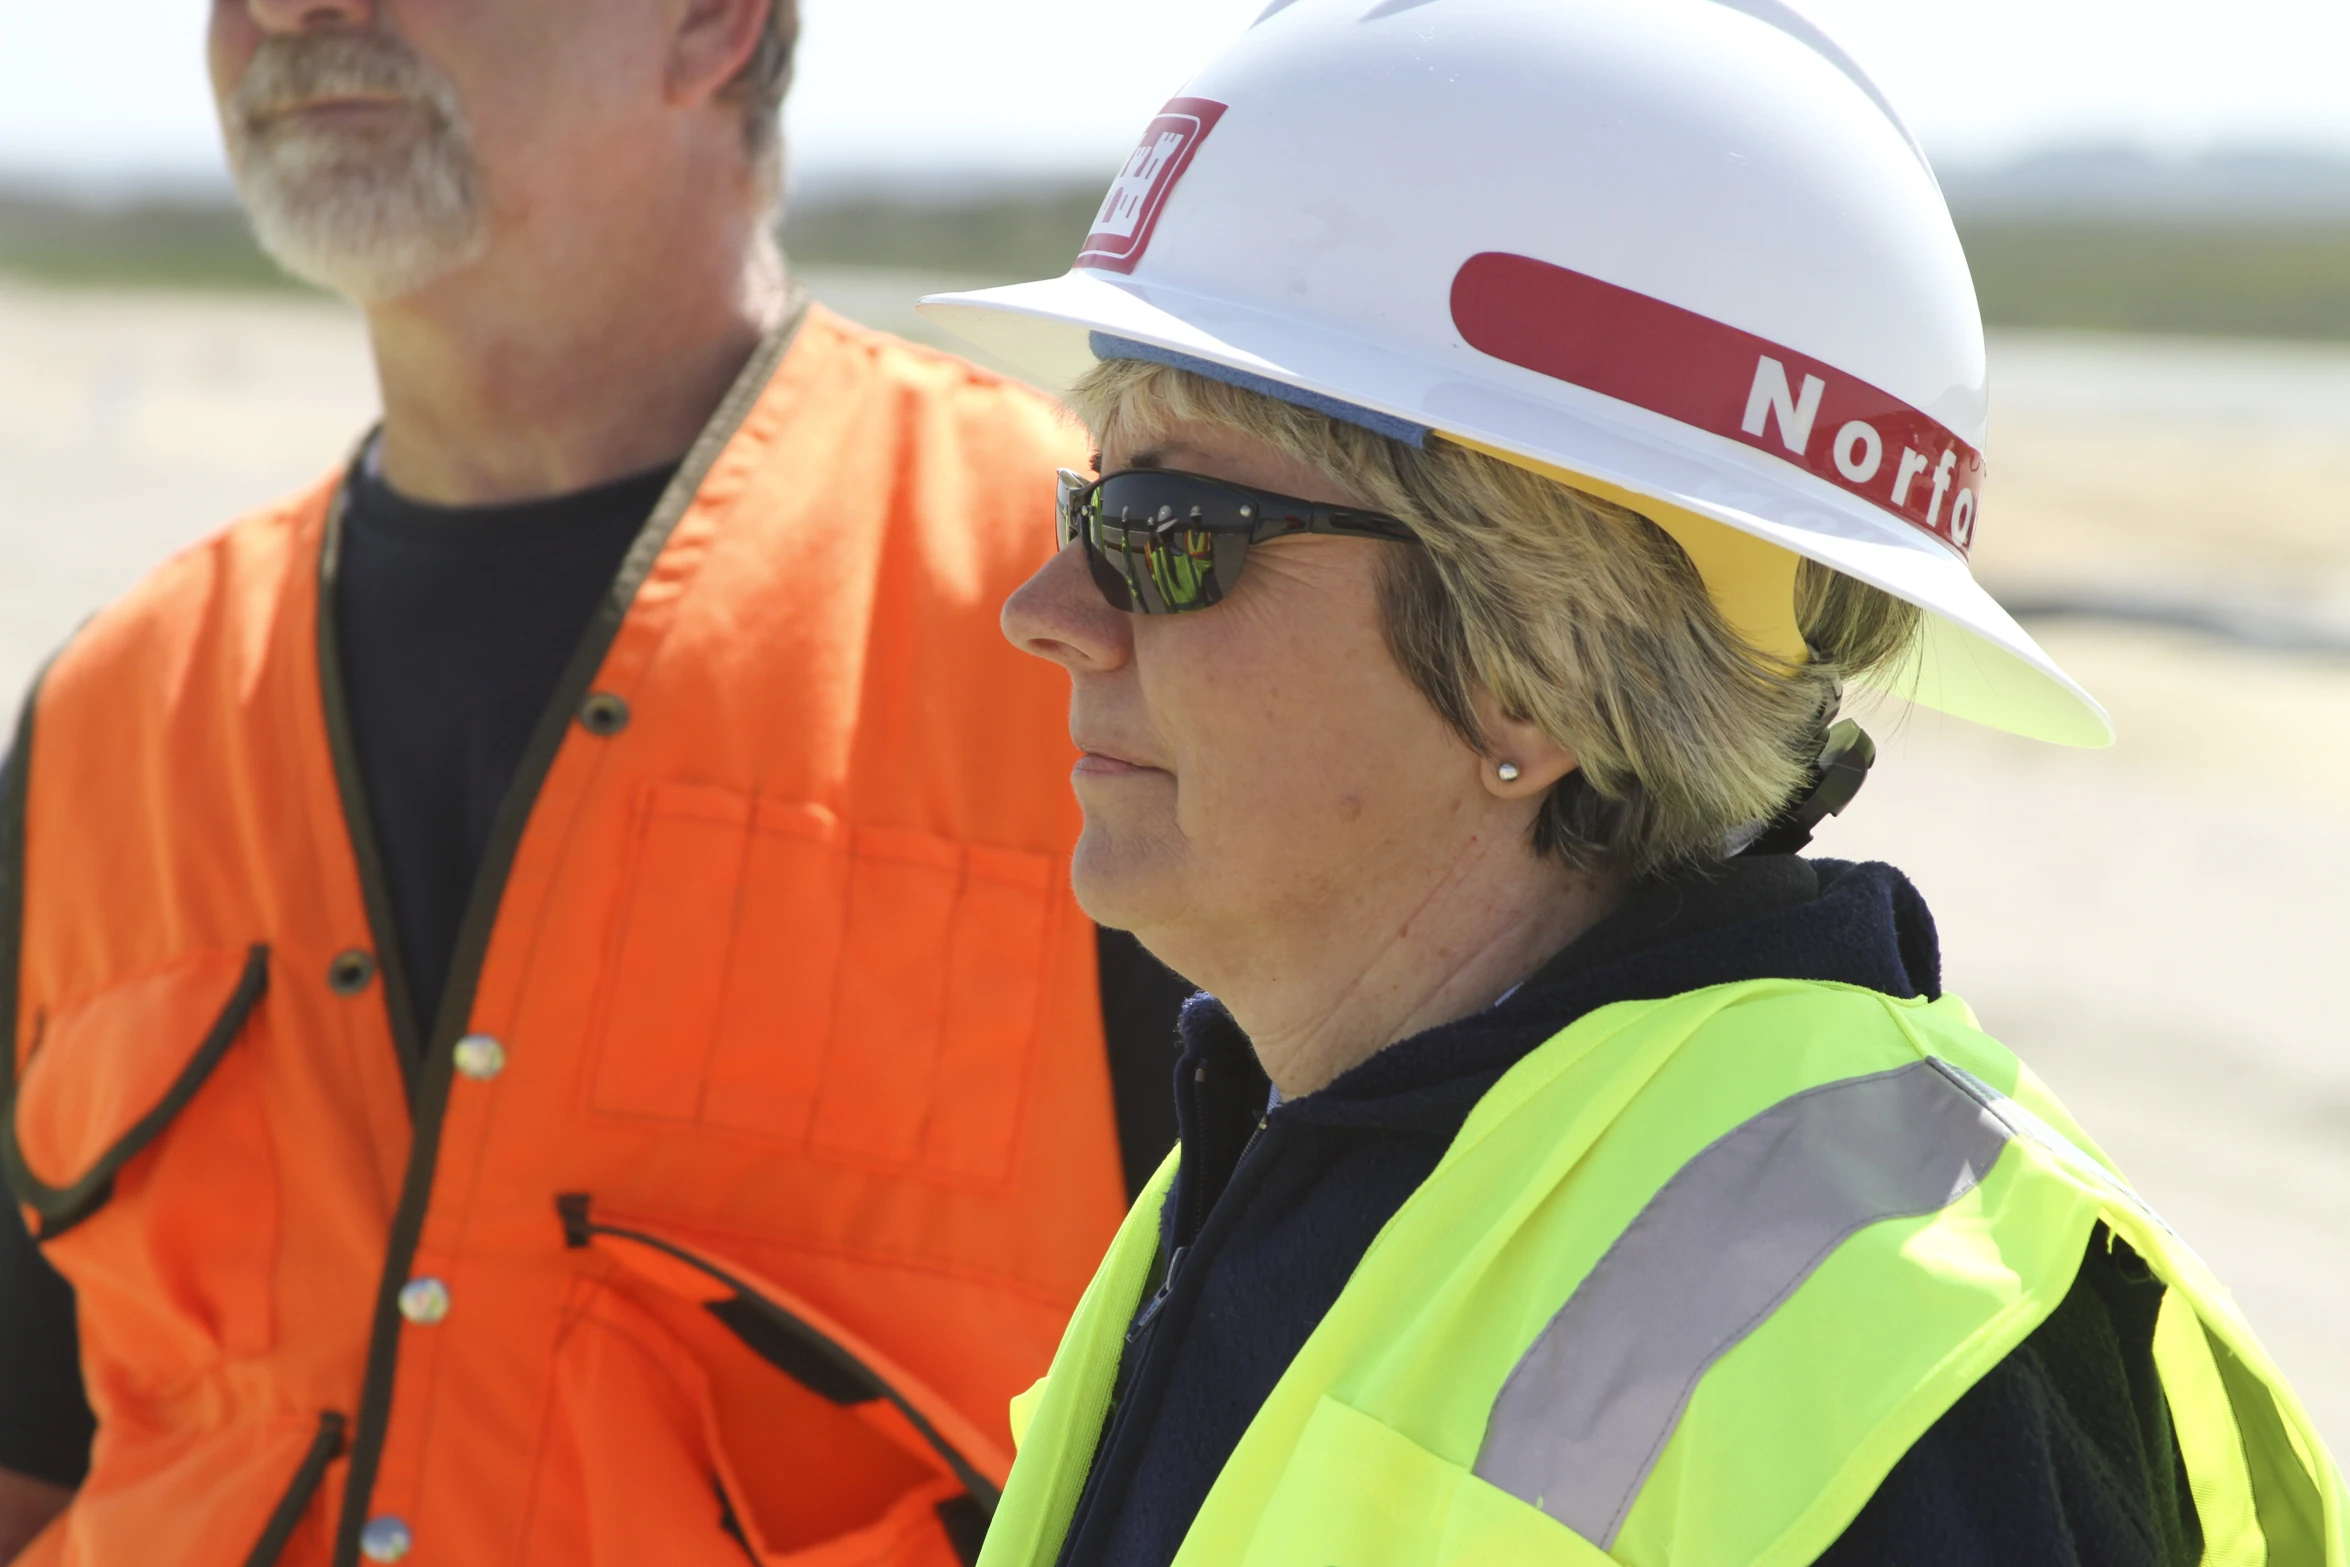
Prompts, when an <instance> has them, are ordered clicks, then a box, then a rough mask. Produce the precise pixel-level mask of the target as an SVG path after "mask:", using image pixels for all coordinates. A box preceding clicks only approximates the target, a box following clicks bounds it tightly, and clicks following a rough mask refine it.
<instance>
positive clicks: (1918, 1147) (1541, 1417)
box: [1476, 1061, 2011, 1550]
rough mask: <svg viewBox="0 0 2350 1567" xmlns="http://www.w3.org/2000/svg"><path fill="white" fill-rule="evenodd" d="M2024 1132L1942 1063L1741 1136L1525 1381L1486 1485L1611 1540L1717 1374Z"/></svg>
mask: <svg viewBox="0 0 2350 1567" xmlns="http://www.w3.org/2000/svg"><path fill="white" fill-rule="evenodd" d="M2010 1135H2011V1133H2010V1132H2009V1129H2008V1127H2007V1126H2006V1125H2005V1124H2004V1123H2002V1122H2001V1120H2000V1119H1999V1118H1998V1117H1997V1116H1996V1115H1994V1114H1993V1113H1992V1112H1991V1111H1990V1110H1989V1109H1988V1108H1987V1107H1986V1106H1984V1105H1983V1104H1982V1103H1980V1102H1979V1101H1978V1100H1977V1099H1976V1098H1975V1097H1974V1096H1973V1095H1971V1094H1970V1093H1968V1092H1967V1091H1966V1090H1964V1089H1962V1088H1961V1087H1960V1086H1959V1085H1958V1084H1957V1083H1955V1082H1953V1081H1952V1080H1951V1078H1950V1077H1949V1076H1948V1075H1947V1074H1946V1073H1944V1072H1943V1071H1941V1070H1940V1069H1939V1064H1938V1063H1936V1062H1931V1061H1919V1062H1915V1063H1913V1064H1911V1065H1909V1066H1904V1067H1897V1068H1895V1069H1893V1070H1892V1071H1889V1072H1878V1073H1874V1074H1872V1075H1870V1076H1867V1077H1855V1078H1848V1079H1845V1080H1844V1081H1841V1082H1835V1083H1828V1084H1824V1085H1822V1086H1821V1087H1818V1088H1813V1089H1807V1090H1805V1091H1804V1092H1803V1093H1800V1094H1797V1095H1795V1096H1794V1097H1792V1098H1789V1099H1784V1100H1781V1101H1780V1102H1779V1103H1778V1104H1775V1105H1773V1106H1772V1107H1771V1108H1770V1109H1768V1110H1765V1111H1763V1112H1762V1113H1761V1114H1760V1115H1757V1116H1755V1117H1754V1118H1753V1119H1752V1120H1749V1121H1747V1122H1745V1123H1744V1124H1742V1125H1740V1126H1738V1127H1736V1128H1734V1129H1733V1130H1731V1131H1729V1132H1727V1133H1725V1134H1724V1135H1723V1136H1722V1137H1721V1138H1720V1139H1718V1140H1717V1141H1715V1142H1714V1143H1713V1144H1712V1145H1711V1146H1710V1147H1708V1148H1706V1149H1705V1150H1704V1151H1703V1152H1702V1153H1700V1154H1698V1155H1697V1156H1696V1157H1695V1158H1693V1159H1691V1160H1690V1161H1689V1162H1688V1163H1687V1164H1685V1165H1683V1166H1682V1167H1681V1168H1680V1169H1679V1170H1678V1171H1676V1172H1675V1173H1674V1175H1673V1178H1672V1179H1671V1180H1669V1181H1667V1182H1666V1183H1665V1184H1664V1186H1663V1187H1662V1188H1660V1189H1659V1190H1658V1192H1657V1194H1656V1195H1655V1196H1654V1197H1652V1198H1650V1199H1649V1200H1648V1204H1647V1206H1646V1207H1644V1208H1642V1209H1641V1210H1640V1212H1639V1214H1638V1216H1636V1217H1635V1218H1634V1219H1633V1220H1632V1223H1631V1224H1630V1225H1629V1226H1628V1227H1627V1228H1626V1229H1625V1231H1624V1233H1623V1234H1622V1235H1620V1236H1618V1237H1617V1238H1616V1241H1615V1244H1614V1245H1612V1246H1610V1247H1609V1248H1608V1249H1607V1252H1606V1254H1605V1255H1604V1256H1602V1257H1601V1258H1600V1259H1599V1261H1598V1263H1597V1264H1596V1265H1594V1266H1593V1268H1592V1270H1591V1272H1590V1273H1589V1275H1587V1276H1586V1277H1585V1278H1584V1280H1583V1282H1582V1283H1581V1284H1580V1285H1578V1286H1577V1287H1576V1290H1575V1293H1574V1294H1573V1295H1572V1296H1570V1297H1569V1298H1568V1300H1567V1303H1566V1304H1565V1305H1564V1306H1561V1307H1560V1308H1559V1311H1558V1315H1556V1316H1555V1317H1552V1318H1551V1319H1550V1323H1549V1325H1548V1326H1547V1327H1545V1328H1544V1329H1543V1330H1542V1333H1541V1335H1540V1336H1539V1337H1538V1338H1536V1339H1535V1341H1534V1343H1533V1346H1532V1347H1531V1348H1529V1349H1528V1350H1527V1351H1526V1353H1525V1355H1524V1357H1523V1358H1521V1359H1520V1360H1519V1362H1518V1364H1517V1366H1516V1368H1515V1369H1514V1370H1512V1371H1511V1372H1510V1375H1509V1380H1508V1381H1507V1382H1505V1383H1504V1384H1503V1385H1502V1390H1501V1396H1500V1397H1499V1398H1498V1399H1496V1400H1495V1401H1494V1405H1493V1415H1492V1418H1491V1420H1490V1421H1489V1422H1488V1424H1487V1426H1486V1428H1485V1441H1484V1445H1483V1446H1482V1447H1481V1448H1480V1449H1479V1450H1478V1453H1477V1467H1476V1473H1477V1475H1478V1477H1479V1478H1480V1479H1483V1480H1485V1481H1487V1482H1489V1483H1490V1484H1493V1485H1496V1486H1499V1487H1500V1488H1501V1489H1502V1490H1505V1491H1507V1492H1509V1493H1510V1494H1511V1495H1513V1496H1515V1497H1517V1498H1518V1499H1519V1500H1521V1501H1524V1502H1529V1503H1531V1504H1532V1505H1534V1506H1536V1507H1539V1508H1541V1509H1542V1510H1543V1511H1544V1512H1546V1513H1548V1514H1550V1516H1551V1517H1553V1518H1556V1519H1557V1520H1558V1521H1559V1522H1561V1523H1563V1524H1565V1525H1566V1526H1567V1527H1568V1528H1570V1529H1572V1530H1574V1531H1575V1532H1576V1533H1577V1534H1579V1535H1581V1536H1583V1538H1585V1539H1587V1540H1590V1541H1592V1542H1593V1543H1595V1544H1597V1545H1598V1546H1599V1547H1600V1548H1601V1549H1603V1550H1604V1549H1606V1548H1608V1547H1609V1546H1611V1545H1613V1544H1614V1543H1615V1537H1616V1531H1617V1530H1618V1529H1620V1528H1622V1526H1623V1522H1624V1516H1625V1514H1626V1513H1628V1512H1630V1511H1631V1507H1632V1500H1633V1498H1634V1497H1636V1496H1638V1495H1639V1494H1640V1487H1641V1485H1642V1484H1643V1483H1644V1482H1645V1481H1646V1480H1647V1478H1648V1474H1649V1471H1650V1469H1652V1468H1653V1467H1654V1466H1655V1464H1656V1460H1657V1456H1658V1455H1659V1454H1660V1453H1662V1452H1663V1451H1664V1446H1665V1442H1666V1440H1667V1439H1668V1438H1669V1437H1671V1436H1672V1434H1673V1428H1674V1427H1675V1426H1676V1425H1677V1424H1679V1422H1680V1419H1681V1411H1682V1409H1683V1408H1684V1407H1686V1405H1687V1404H1688V1402H1689V1395H1690V1393H1691V1392H1692V1391H1693V1390H1694V1389H1695V1388H1696V1386H1697V1382H1698V1379H1699V1378H1700V1377H1702V1376H1703V1375H1704V1374H1705V1372H1706V1369H1707V1368H1708V1367H1709V1366H1711V1365H1712V1364H1713V1363H1714V1362H1715V1361H1717V1360H1719V1359H1721V1358H1722V1356H1723V1355H1725V1354H1727V1353H1729V1351H1730V1350H1731V1349H1732V1348H1734V1347H1735V1346H1736V1345H1737V1344H1738V1343H1739V1341H1740V1340H1742V1339H1744V1338H1745V1337H1746V1336H1747V1335H1748V1334H1749V1333H1752V1332H1753V1331H1754V1330H1755V1329H1756V1328H1757V1327H1758V1326H1760V1325H1761V1324H1762V1323H1763V1321H1764V1320H1765V1319H1766V1318H1768V1317H1769V1316H1770V1314H1771V1313H1772V1312H1773V1311H1774V1310H1776V1309H1777V1308H1778V1306H1779V1305H1780V1303H1781V1302H1783V1301H1785V1300H1786V1299H1787V1298H1788V1297H1789V1296H1791V1295H1793V1294H1794V1293H1795V1291H1796V1290H1797V1289H1798V1288H1799V1287H1801V1285H1802V1284H1803V1281H1804V1280H1805V1279H1807V1278H1809V1277H1810V1276H1811V1274H1812V1272H1813V1270H1814V1269H1816V1268H1817V1267H1818V1266H1819V1265H1820V1263H1821V1262H1822V1261H1823V1260H1825V1259H1826V1258H1827V1256H1828V1255H1829V1254H1830V1253H1831V1252H1833V1251H1834V1250H1835V1249H1836V1248H1837V1247H1838V1246H1839V1245H1841V1244H1842V1243H1843V1241H1844V1240H1845V1239H1846V1237H1848V1236H1850V1235H1852V1234H1853V1233H1854V1232H1855V1231H1858V1230H1860V1229H1863V1228H1865V1227H1866V1226H1868V1225H1871V1224H1876V1223H1878V1222H1880V1221H1882V1220H1886V1219H1897V1218H1909V1217H1915V1216H1916V1215H1919V1214H1926V1213H1934V1212H1937V1211H1938V1210H1940V1209H1942V1208H1945V1207H1947V1206H1949V1205H1950V1204H1951V1203H1953V1202H1956V1201H1957V1200H1958V1199H1959V1198H1960V1197H1963V1196H1964V1195H1966V1193H1967V1192H1969V1191H1971V1190H1973V1189H1974V1187H1975V1185H1976V1184H1977V1183H1978V1182H1980V1181H1981V1180H1982V1179H1983V1176H1984V1175H1985V1174H1986V1173H1987V1172H1988V1171H1989V1170H1990V1168H1991V1165H1992V1162H1993V1161H1994V1160H1996V1159H1997V1158H1998V1157H1999V1153H2000V1150H2001V1149H2002V1148H2004V1147H2005V1146H2006V1145H2007V1142H2008V1139H2009V1137H2010Z"/></svg>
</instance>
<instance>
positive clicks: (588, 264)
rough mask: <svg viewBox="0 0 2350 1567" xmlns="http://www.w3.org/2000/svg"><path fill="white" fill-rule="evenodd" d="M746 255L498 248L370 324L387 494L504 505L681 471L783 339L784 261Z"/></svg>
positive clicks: (721, 250)
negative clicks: (765, 350) (757, 359)
mask: <svg viewBox="0 0 2350 1567" xmlns="http://www.w3.org/2000/svg"><path fill="white" fill-rule="evenodd" d="M732 238H733V243H731V244H720V245H712V246H704V247H698V249H699V252H700V253H699V256H698V258H697V255H696V250H697V247H694V246H691V245H669V246H660V245H651V246H647V245H641V244H640V245H637V246H630V247H620V248H621V249H622V251H623V254H622V255H621V256H618V257H616V256H614V255H613V254H612V253H611V251H610V250H609V249H606V250H604V251H603V253H602V254H597V253H596V250H597V249H599V248H601V247H583V246H578V245H574V246H570V247H563V246H542V247H539V250H538V253H535V254H534V253H533V252H532V251H531V250H530V249H527V248H524V247H523V246H521V245H520V244H505V245H494V246H493V248H492V250H491V253H490V255H488V256H487V257H485V258H484V259H483V260H482V261H480V262H476V263H474V264H473V265H471V266H468V267H465V268H463V269H461V270H460V271H458V272H456V273H453V274H451V275H450V276H449V277H447V278H444V279H442V280H441V281H439V282H437V283H434V284H433V285H431V286H430V287H428V288H426V289H424V290H423V291H422V292H420V293H419V294H417V295H415V296H414V297H412V298H408V299H403V300H399V301H395V302H393V303H390V304H386V305H381V306H377V307H375V308H373V309H370V310H369V311H368V313H367V324H368V332H369V336H370V337H371V338H372V340H373V343H374V348H375V361H376V374H377V377H378V380H379V382H380V384H381V387H382V391H383V403H384V431H383V445H382V463H383V469H382V471H383V477H384V479H385V482H386V483H388V484H390V485H391V487H392V488H393V489H395V490H397V491H399V492H400V493H401V494H403V495H406V496H410V497H412V498H414V499H416V500H421V501H430V502H434V503H437V504H440V505H449V506H472V505H488V504H493V503H496V502H501V501H515V500H527V499H533V498H537V497H542V496H549V495H563V494H568V493H571V492H573V491H577V490H584V489H588V488H591V487H593V486H595V485H598V484H601V483H605V482H607V481H609V480H612V479H617V478H620V477H623V476H625V475H627V474H631V473H638V472H642V471H643V470H645V469H647V468H653V467H658V466H660V465H661V464H663V463H667V462H674V461H676V460H677V459H678V458H679V457H680V456H682V455H683V454H684V453H685V451H686V449H687V448H688V447H690V446H691V445H692V444H693V442H694V439H695V437H696V436H697V435H699V434H700V433H701V431H702V428H703V427H704V426H705V425H706V424H708V422H709V420H710V417H711V415H712V414H713V413H714V412H715V411H716V410H717V407H718V404H719V403H720V402H721V401H722V400H723V399H724V398H725V396H726V392H727V389H728V388H729V387H731V386H732V385H733V383H734V380H735V378H736V376H737V375H739V374H740V373H741V370H742V368H743V365H744V364H745V362H746V361H748V360H749V358H750V356H751V354H752V353H753V351H754V350H755V349H756V348H757V347H758V344H759V341H760V340H761V338H763V337H764V336H766V334H767V333H769V332H771V331H773V330H774V329H775V327H776V326H777V325H778V324H779V322H780V317H781V314H782V309H783V296H784V288H783V275H782V261H781V257H780V255H779V254H778V253H777V252H776V251H775V249H774V247H773V246H772V244H770V243H768V242H767V241H765V240H763V239H761V238H758V237H756V236H754V235H752V234H750V233H748V232H743V233H740V234H737V235H735V236H733V237H732ZM566 250H568V251H569V254H568V255H567V254H565V251H566ZM631 250H633V251H634V252H635V253H636V254H635V258H634V259H635V260H636V261H637V264H636V265H634V266H631V265H628V264H627V262H628V260H629V259H630V258H629V256H628V254H627V252H628V251H631ZM549 252H552V253H549Z"/></svg>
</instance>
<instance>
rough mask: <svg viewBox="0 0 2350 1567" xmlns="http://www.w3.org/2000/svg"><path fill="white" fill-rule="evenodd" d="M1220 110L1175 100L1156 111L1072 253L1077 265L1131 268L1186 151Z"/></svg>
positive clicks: (1199, 101) (1186, 162) (1194, 147)
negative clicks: (1082, 244) (1081, 246)
mask: <svg viewBox="0 0 2350 1567" xmlns="http://www.w3.org/2000/svg"><path fill="white" fill-rule="evenodd" d="M1224 108H1225V106H1224V105H1223V104H1220V103H1217V102H1215V101H1214V100H1213V99H1209V98H1177V99H1175V100H1173V101H1172V102H1170V103H1169V104H1168V105H1167V107H1165V108H1164V109H1161V110H1160V111H1159V117H1158V118H1157V119H1155V120H1153V121H1151V122H1150V124H1149V125H1148V126H1146V127H1145V128H1144V129H1143V133H1142V145H1141V146H1139V147H1137V148H1135V149H1134V156H1133V157H1131V158H1128V159H1127V160H1126V167H1125V168H1123V169H1121V170H1119V171H1118V178H1117V179H1116V181H1115V182H1113V183H1112V184H1111V186H1110V193H1109V194H1108V195H1107V196H1105V197H1103V198H1102V210H1101V212H1100V214H1099V215H1098V216H1097V217H1095V219H1094V220H1093V232H1092V233H1090V234H1088V235H1086V236H1085V248H1084V249H1083V250H1080V251H1079V252H1077V264H1078V265H1079V266H1081V267H1099V268H1101V269H1102V270H1103V271H1105V272H1131V271H1133V270H1134V267H1135V263H1137V262H1139V261H1140V260H1142V253H1143V251H1144V250H1146V249H1147V248H1149V246H1150V242H1151V230H1153V229H1155V228H1157V227H1158V226H1159V210H1160V209H1161V208H1163V207H1164V206H1166V205H1167V197H1168V195H1169V193H1171V192H1172V191H1173V190H1174V189H1175V182H1176V181H1177V180H1179V179H1181V178H1183V171H1184V170H1185V169H1188V168H1190V167H1191V155H1192V154H1193V153H1195V152H1197V151H1199V144H1200V143H1201V142H1203V141H1206V140H1207V139H1208V132H1210V131H1212V130H1214V129H1215V128H1216V122H1217V121H1218V120H1220V119H1222V118H1223V117H1224Z"/></svg>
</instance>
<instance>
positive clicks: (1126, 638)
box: [1003, 544, 1134, 673]
mask: <svg viewBox="0 0 2350 1567" xmlns="http://www.w3.org/2000/svg"><path fill="white" fill-rule="evenodd" d="M1003 626H1004V635H1005V636H1006V637H1008V638H1010V639H1011V643H1012V646H1014V647H1016V648H1018V649H1019V650H1020V651H1021V652H1023V653H1033V654H1035V655H1036V656H1037V657H1038V658H1044V659H1050V660H1051V661H1052V662H1054V663H1056V664H1059V665H1061V666H1062V667H1063V668H1065V669H1068V670H1070V671H1072V672H1076V671H1079V670H1083V671H1088V672H1092V673H1099V672H1101V671H1103V670H1109V669H1116V668H1117V667H1119V666H1120V665H1122V664H1124V663H1125V662H1126V661H1127V660H1128V659H1129V658H1130V657H1132V656H1133V652H1134V628H1133V625H1132V617H1131V616H1129V615H1127V614H1126V613H1125V612H1124V611H1122V610H1116V609H1112V608H1111V607H1110V606H1109V604H1108V602H1107V601H1106V600H1104V599H1103V598H1102V590H1101V589H1100V588H1098V587H1096V586H1095V585H1094V581H1093V574H1092V572H1091V570H1090V569H1089V568H1088V567H1087V565H1086V563H1085V550H1084V547H1083V546H1082V545H1078V544H1071V545H1069V546H1068V547H1067V548H1065V549H1063V550H1062V551H1061V552H1060V553H1059V554H1058V555H1055V556H1054V557H1053V558H1052V559H1051V560H1048V561H1046V562H1045V563H1044V564H1043V565H1042V566H1040V567H1038V568H1037V572H1036V575H1035V576H1033V577H1030V578H1029V579H1028V580H1027V581H1026V582H1023V583H1022V584H1020V586H1019V588H1018V589H1017V590H1016V591H1015V592H1014V593H1013V594H1012V596H1011V597H1010V598H1008V599H1006V600H1005V601H1004V614H1003Z"/></svg>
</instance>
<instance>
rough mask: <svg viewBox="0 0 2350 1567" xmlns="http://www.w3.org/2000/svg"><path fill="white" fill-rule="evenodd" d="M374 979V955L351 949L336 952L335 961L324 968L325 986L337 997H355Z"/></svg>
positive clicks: (354, 948)
mask: <svg viewBox="0 0 2350 1567" xmlns="http://www.w3.org/2000/svg"><path fill="white" fill-rule="evenodd" d="M373 978H375V954H373V953H371V952H362V951H360V950H359V949H358V948H357V947H353V948H352V949H351V950H350V951H348V952H338V953H336V954H335V960H334V961H333V962H332V963H329V964H328V965H327V966H326V984H327V988H328V989H329V990H332V991H333V992H334V993H335V994H336V995H338V996H356V995H357V994H359V992H361V991H362V990H365V989H366V988H367V982H368V981H369V980H371V979H373Z"/></svg>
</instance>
